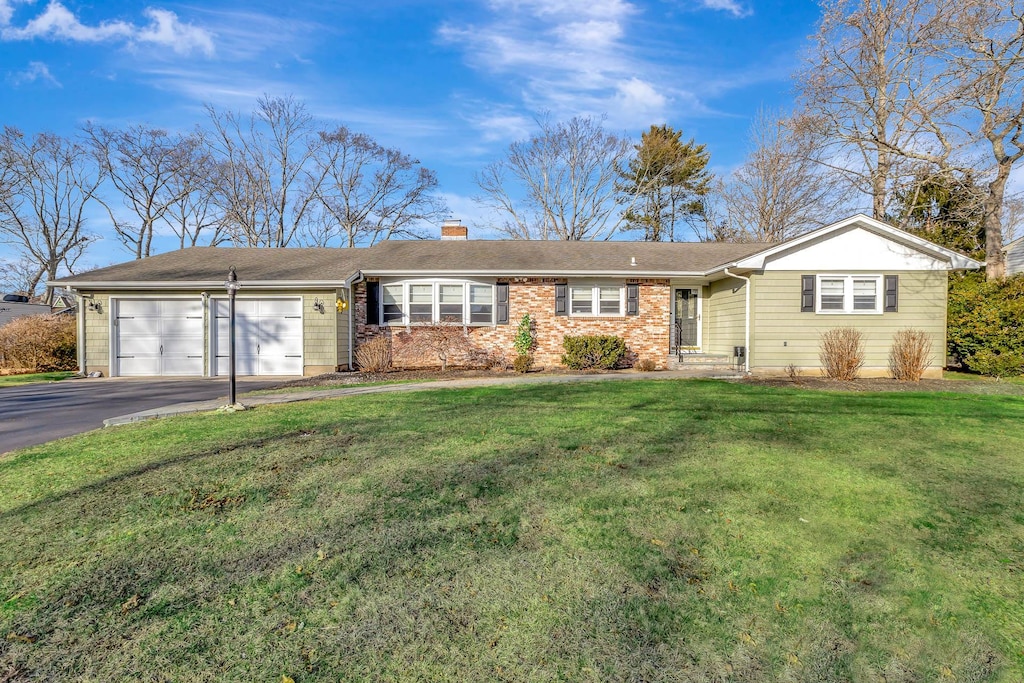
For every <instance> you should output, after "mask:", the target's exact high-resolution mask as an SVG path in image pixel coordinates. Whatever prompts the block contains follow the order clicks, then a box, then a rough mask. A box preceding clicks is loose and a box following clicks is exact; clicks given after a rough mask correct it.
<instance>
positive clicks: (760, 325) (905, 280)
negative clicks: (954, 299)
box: [751, 271, 947, 370]
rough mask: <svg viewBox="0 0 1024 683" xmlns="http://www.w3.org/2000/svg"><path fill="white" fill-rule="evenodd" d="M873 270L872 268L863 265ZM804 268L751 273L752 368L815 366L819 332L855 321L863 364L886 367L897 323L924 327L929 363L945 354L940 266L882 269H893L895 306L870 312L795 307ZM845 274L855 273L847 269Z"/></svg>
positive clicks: (943, 288)
mask: <svg viewBox="0 0 1024 683" xmlns="http://www.w3.org/2000/svg"><path fill="white" fill-rule="evenodd" d="M864 273H865V274H872V275H878V274H879V273H878V272H877V271H873V272H869V271H864ZM805 274H810V273H802V272H794V271H776V272H772V271H769V272H766V273H763V274H759V275H755V276H754V278H755V280H754V286H753V288H752V292H753V315H754V327H753V330H752V341H751V366H752V367H754V368H757V369H780V370H781V369H785V368H786V367H788V366H789V365H795V366H796V367H798V368H804V369H806V368H817V367H820V365H821V363H820V361H819V359H818V351H819V343H820V339H821V335H822V333H823V332H825V331H826V330H829V329H832V328H835V327H855V328H857V329H858V330H860V331H861V332H862V333H863V335H864V342H865V362H864V366H865V367H866V368H886V367H888V364H889V349H890V347H891V346H892V338H893V335H894V334H895V333H896V332H897V331H898V330H901V329H905V328H911V327H912V328H916V329H920V330H924V331H925V332H926V333H927V334H928V336H929V338H930V339H931V341H932V355H933V357H934V358H933V363H932V364H933V366H936V367H941V366H942V365H943V364H944V363H945V354H946V350H945V349H946V282H947V275H946V272H945V271H913V272H896V273H893V272H887V273H881V274H883V275H899V279H900V284H899V311H898V312H896V313H882V314H871V315H834V314H822V313H801V312H800V284H801V283H800V278H801V276H802V275H805ZM851 274H857V273H856V272H853V273H851Z"/></svg>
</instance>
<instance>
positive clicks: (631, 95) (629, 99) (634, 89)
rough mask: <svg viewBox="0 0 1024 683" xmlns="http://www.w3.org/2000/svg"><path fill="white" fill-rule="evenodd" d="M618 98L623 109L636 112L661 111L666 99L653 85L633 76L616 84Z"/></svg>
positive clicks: (666, 101)
mask: <svg viewBox="0 0 1024 683" xmlns="http://www.w3.org/2000/svg"><path fill="white" fill-rule="evenodd" d="M618 91H619V94H618V100H619V102H620V103H621V104H622V107H623V109H625V110H627V111H633V112H637V113H641V112H652V113H654V112H662V111H664V109H665V105H666V104H667V103H668V100H667V99H666V97H665V96H664V95H662V94H661V93H660V92H658V91H657V90H655V88H654V86H653V85H651V84H650V83H648V82H646V81H642V80H640V79H639V78H636V77H633V78H631V79H629V80H628V81H624V82H622V83H619V84H618Z"/></svg>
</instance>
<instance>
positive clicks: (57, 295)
mask: <svg viewBox="0 0 1024 683" xmlns="http://www.w3.org/2000/svg"><path fill="white" fill-rule="evenodd" d="M77 307H78V302H77V301H75V295H74V294H72V293H70V292H63V291H56V292H54V293H53V303H51V304H50V312H51V313H53V314H54V315H68V314H70V313H74V312H75V310H76V309H77Z"/></svg>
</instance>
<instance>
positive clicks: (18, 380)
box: [0, 371, 76, 389]
mask: <svg viewBox="0 0 1024 683" xmlns="http://www.w3.org/2000/svg"><path fill="white" fill-rule="evenodd" d="M75 374H76V373H75V372H65V371H60V372H33V373H29V374H25V375H0V389H2V388H3V387H17V386H21V385H23V384H39V383H40V382H59V381H61V380H62V379H67V378H68V377H73V376H74V375H75Z"/></svg>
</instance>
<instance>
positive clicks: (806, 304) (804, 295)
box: [800, 275, 814, 313]
mask: <svg viewBox="0 0 1024 683" xmlns="http://www.w3.org/2000/svg"><path fill="white" fill-rule="evenodd" d="M802 282H803V285H802V286H801V288H800V312H801V313H814V276H813V275H804V276H803V277H802Z"/></svg>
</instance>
